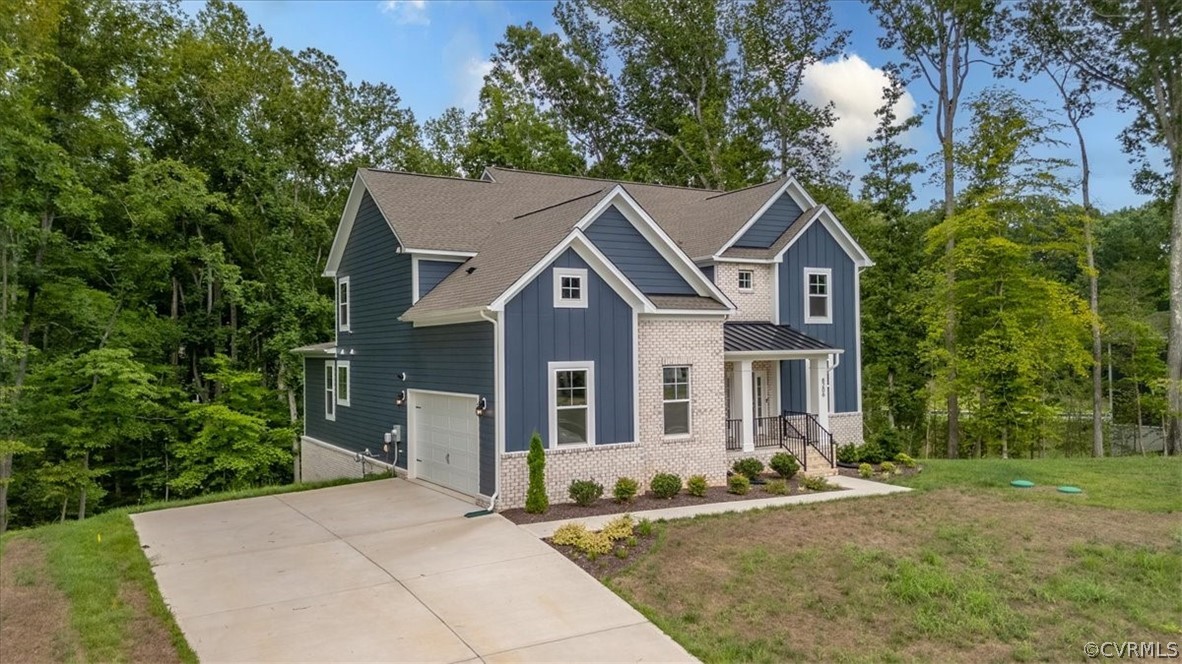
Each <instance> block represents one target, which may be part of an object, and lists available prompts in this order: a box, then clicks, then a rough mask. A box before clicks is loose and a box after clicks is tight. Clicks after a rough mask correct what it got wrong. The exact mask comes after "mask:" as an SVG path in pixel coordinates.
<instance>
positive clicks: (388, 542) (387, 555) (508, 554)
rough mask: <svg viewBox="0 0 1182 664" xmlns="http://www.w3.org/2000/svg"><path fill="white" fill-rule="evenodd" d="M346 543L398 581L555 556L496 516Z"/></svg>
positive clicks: (457, 520)
mask: <svg viewBox="0 0 1182 664" xmlns="http://www.w3.org/2000/svg"><path fill="white" fill-rule="evenodd" d="M346 541H347V542H349V543H350V544H352V545H353V546H354V547H355V548H356V549H357V550H358V551H361V552H362V553H364V554H365V556H366V557H367V558H369V559H370V560H372V561H373V562H374V563H376V564H378V565H380V566H381V567H382V568H383V569H385V570H386V571H387V572H389V573H390V574H392V575H393V576H394V578H396V579H399V580H402V581H405V580H409V579H415V578H418V577H422V576H428V575H431V574H439V573H441V572H450V571H454V570H459V569H463V568H466V567H473V566H475V565H487V564H489V563H495V562H501V561H505V560H514V559H517V558H525V557H528V556H539V555H546V554H551V553H554V549H552V548H550V546H549V545H547V544H545V543H543V542H541V541H540V540H537V539H534V538H528V537H522V536H521V530H520V529H519V528H518V527H517V526H515V525H513V524H512V523H511V522H509V521H508V520H507V519H505V518H504V517H502V516H499V515H495V514H493V515H488V516H482V517H477V518H473V519H465V518H463V517H458V518H450V519H445V520H443V521H436V522H434V523H426V524H423V525H419V526H410V527H408V528H401V529H399V530H394V531H383V532H379V533H370V534H368V535H359V536H357V537H350V538H348V539H346Z"/></svg>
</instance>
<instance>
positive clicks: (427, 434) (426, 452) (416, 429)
mask: <svg viewBox="0 0 1182 664" xmlns="http://www.w3.org/2000/svg"><path fill="white" fill-rule="evenodd" d="M411 407H412V408H413V409H414V414H413V417H414V423H413V424H412V430H411V435H412V436H413V438H412V439H411V450H412V451H413V453H414V461H415V476H416V477H418V478H419V479H422V480H426V481H428V482H432V483H434V484H439V485H442V486H445V487H447V488H449V489H453V490H455V491H459V492H460V493H463V494H467V495H470V496H475V495H477V494H478V493H479V491H480V466H479V446H480V433H479V427H480V418H478V417H476V398H475V397H469V396H462V395H455V394H436V393H430V392H415V393H413V394H412V397H411Z"/></svg>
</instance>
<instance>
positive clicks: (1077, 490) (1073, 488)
mask: <svg viewBox="0 0 1182 664" xmlns="http://www.w3.org/2000/svg"><path fill="white" fill-rule="evenodd" d="M1059 493H1083V489H1081V488H1079V487H1077V486H1067V485H1063V486H1061V487H1059Z"/></svg>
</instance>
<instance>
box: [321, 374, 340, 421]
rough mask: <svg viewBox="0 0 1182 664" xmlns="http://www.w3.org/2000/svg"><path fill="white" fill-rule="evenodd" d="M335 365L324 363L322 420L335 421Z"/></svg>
mask: <svg viewBox="0 0 1182 664" xmlns="http://www.w3.org/2000/svg"><path fill="white" fill-rule="evenodd" d="M336 371H337V369H336V364H335V363H333V362H325V363H324V419H326V420H335V419H337V396H336V395H337V391H336V384H337V380H336Z"/></svg>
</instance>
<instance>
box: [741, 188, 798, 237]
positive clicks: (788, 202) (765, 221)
mask: <svg viewBox="0 0 1182 664" xmlns="http://www.w3.org/2000/svg"><path fill="white" fill-rule="evenodd" d="M802 212H803V210H801V209H800V206H799V205H797V204H796V201H794V200H792V197H791V196H789V195H788V192H784V193H783V194H780V198H778V199H776V202H775V203H772V205H771V207H769V208H768V209H767V210H766V211H765V212H764V213H763V215H762V216H761V217H760V218H759V219H756V220H755V223H754V224H752V225H751V228H748V229H747V232H746V233H743V236H742V237H740V238H739V239H738V241H737V242H735V246H736V247H753V248H759V249H766V248H768V247H770V246H772V245H773V244H775V243H776V240H778V239H780V236H781V235H783V234H784V231H786V230H788V227H789V226H791V225H792V222H794V221H796V220H797V219H798V218H799V217H800V214H801V213H802Z"/></svg>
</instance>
